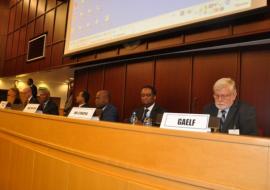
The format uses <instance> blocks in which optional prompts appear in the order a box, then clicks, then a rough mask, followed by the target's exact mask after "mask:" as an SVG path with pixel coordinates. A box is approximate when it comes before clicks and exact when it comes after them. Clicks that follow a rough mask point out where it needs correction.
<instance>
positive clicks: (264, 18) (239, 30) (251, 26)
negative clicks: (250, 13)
mask: <svg viewBox="0 0 270 190" xmlns="http://www.w3.org/2000/svg"><path fill="white" fill-rule="evenodd" d="M269 29H270V13H267V14H262V15H256V17H250V18H249V19H247V20H245V21H244V22H243V21H240V22H239V23H237V24H235V25H234V27H233V33H234V34H235V35H240V34H248V33H250V34H252V33H255V32H259V31H267V30H269Z"/></svg>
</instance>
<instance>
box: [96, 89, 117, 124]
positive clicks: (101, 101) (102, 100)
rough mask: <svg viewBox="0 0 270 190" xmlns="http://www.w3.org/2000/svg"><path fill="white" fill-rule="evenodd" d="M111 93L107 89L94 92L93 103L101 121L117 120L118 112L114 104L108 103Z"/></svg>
mask: <svg viewBox="0 0 270 190" xmlns="http://www.w3.org/2000/svg"><path fill="white" fill-rule="evenodd" d="M110 101H111V95H110V92H109V91H107V90H100V91H98V92H97V93H96V99H95V104H96V107H97V112H99V114H98V115H99V119H100V120H101V121H111V122H113V121H117V120H118V112H117V109H116V107H115V106H114V105H112V104H111V103H110Z"/></svg>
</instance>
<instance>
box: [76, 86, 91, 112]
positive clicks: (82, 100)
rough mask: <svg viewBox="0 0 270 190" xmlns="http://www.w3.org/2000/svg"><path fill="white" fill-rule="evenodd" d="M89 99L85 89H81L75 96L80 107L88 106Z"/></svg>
mask: <svg viewBox="0 0 270 190" xmlns="http://www.w3.org/2000/svg"><path fill="white" fill-rule="evenodd" d="M89 99H90V94H89V93H88V92H87V91H86V90H83V91H81V92H80V93H79V94H78V95H77V96H76V104H77V105H78V107H80V108H89V104H88V102H89Z"/></svg>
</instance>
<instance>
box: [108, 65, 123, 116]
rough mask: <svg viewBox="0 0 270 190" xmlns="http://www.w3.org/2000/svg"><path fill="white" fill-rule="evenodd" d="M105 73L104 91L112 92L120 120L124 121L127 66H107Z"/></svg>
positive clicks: (113, 102) (112, 100)
mask: <svg viewBox="0 0 270 190" xmlns="http://www.w3.org/2000/svg"><path fill="white" fill-rule="evenodd" d="M104 72H105V73H104V75H105V76H104V89H105V90H108V91H110V93H111V98H112V99H111V102H112V104H114V105H115V106H116V107H117V110H118V114H119V119H120V120H123V119H124V118H123V117H124V107H123V106H124V98H123V97H124V96H125V73H126V65H123V64H121V65H112V66H106V67H105V71H104Z"/></svg>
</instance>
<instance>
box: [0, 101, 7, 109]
mask: <svg viewBox="0 0 270 190" xmlns="http://www.w3.org/2000/svg"><path fill="white" fill-rule="evenodd" d="M7 104H8V102H7V101H1V103H0V109H5V108H6V107H7Z"/></svg>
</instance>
